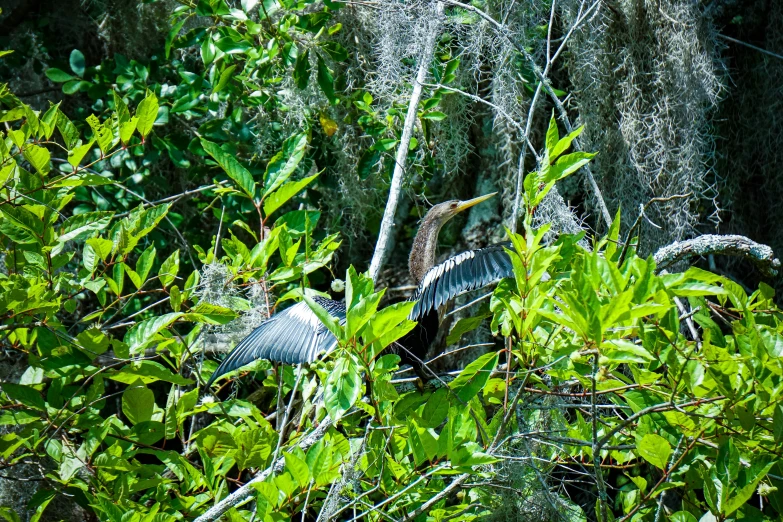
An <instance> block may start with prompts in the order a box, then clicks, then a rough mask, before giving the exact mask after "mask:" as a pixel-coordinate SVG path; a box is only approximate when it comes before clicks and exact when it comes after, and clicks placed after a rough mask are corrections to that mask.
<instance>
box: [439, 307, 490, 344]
mask: <svg viewBox="0 0 783 522" xmlns="http://www.w3.org/2000/svg"><path fill="white" fill-rule="evenodd" d="M490 315H491V314H481V315H477V316H475V317H463V318H462V319H460V320H459V321H457V324H455V325H454V327H453V328H452V329H451V331H450V332H449V335H448V337H447V338H446V344H447V345H452V344H457V343H458V342H459V340H460V338H461V337H462V336H463V335H465V334H466V333H468V332H472V331H473V330H475V329H476V328H478V327H479V326H480V325H481V322H482V321H483V320H484V319H486V318H487V317H489V316H490Z"/></svg>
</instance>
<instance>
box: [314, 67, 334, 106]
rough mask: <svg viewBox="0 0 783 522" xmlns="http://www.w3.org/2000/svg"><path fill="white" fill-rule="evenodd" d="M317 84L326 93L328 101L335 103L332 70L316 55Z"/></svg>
mask: <svg viewBox="0 0 783 522" xmlns="http://www.w3.org/2000/svg"><path fill="white" fill-rule="evenodd" d="M318 85H319V86H320V87H321V90H322V91H323V93H324V94H325V95H326V98H327V99H328V100H329V103H330V104H332V105H334V104H335V103H337V97H336V96H335V95H334V77H333V76H332V71H330V70H329V67H327V66H326V63H324V59H323V58H321V56H320V55H319V56H318Z"/></svg>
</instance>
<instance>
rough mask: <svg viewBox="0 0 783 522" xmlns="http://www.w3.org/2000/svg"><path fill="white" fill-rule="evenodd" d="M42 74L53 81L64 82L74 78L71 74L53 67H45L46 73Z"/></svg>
mask: <svg viewBox="0 0 783 522" xmlns="http://www.w3.org/2000/svg"><path fill="white" fill-rule="evenodd" d="M44 74H46V77H47V78H49V79H50V80H52V81H53V82H54V83H65V82H69V81H71V80H75V79H76V78H75V77H74V76H73V75H71V74H69V73H67V72H65V71H63V70H60V69H57V68H54V67H52V68H51V69H46V73H44Z"/></svg>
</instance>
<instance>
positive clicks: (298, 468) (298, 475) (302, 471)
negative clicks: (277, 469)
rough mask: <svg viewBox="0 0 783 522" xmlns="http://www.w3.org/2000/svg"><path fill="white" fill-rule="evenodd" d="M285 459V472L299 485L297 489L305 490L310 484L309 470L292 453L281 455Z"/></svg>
mask: <svg viewBox="0 0 783 522" xmlns="http://www.w3.org/2000/svg"><path fill="white" fill-rule="evenodd" d="M283 457H284V458H285V470H286V471H287V472H289V473H290V474H291V476H292V477H294V479H295V480H296V481H297V482H298V483H299V487H301V488H305V487H307V485H308V484H309V483H310V469H309V468H308V467H307V462H305V461H304V460H302V459H300V458H299V457H297V456H296V455H294V454H292V453H283Z"/></svg>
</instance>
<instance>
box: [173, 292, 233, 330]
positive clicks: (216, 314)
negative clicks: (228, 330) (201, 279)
mask: <svg viewBox="0 0 783 522" xmlns="http://www.w3.org/2000/svg"><path fill="white" fill-rule="evenodd" d="M172 288H173V287H172ZM184 317H185V318H186V319H194V320H198V321H200V322H203V323H207V324H227V323H230V322H231V321H233V320H234V319H236V318H237V313H236V312H234V311H233V310H230V309H228V308H224V307H222V306H218V305H214V304H211V303H206V302H204V301H201V302H200V303H199V304H197V305H196V306H194V307H193V308H191V309H190V313H189V314H186V315H185V316H184Z"/></svg>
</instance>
